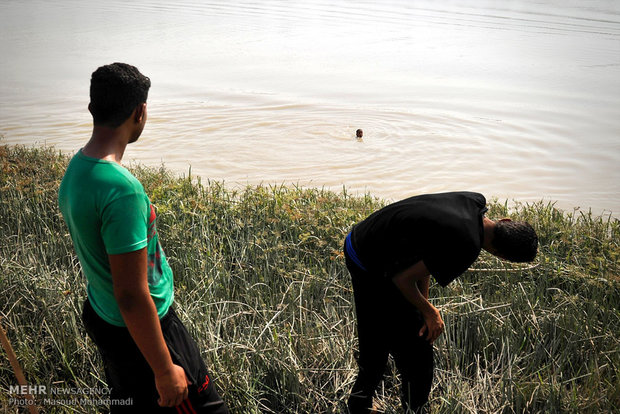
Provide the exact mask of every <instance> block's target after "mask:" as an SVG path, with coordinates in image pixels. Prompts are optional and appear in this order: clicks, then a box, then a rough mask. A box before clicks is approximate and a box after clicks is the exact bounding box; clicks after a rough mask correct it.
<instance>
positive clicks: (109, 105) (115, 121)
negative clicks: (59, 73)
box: [90, 63, 151, 128]
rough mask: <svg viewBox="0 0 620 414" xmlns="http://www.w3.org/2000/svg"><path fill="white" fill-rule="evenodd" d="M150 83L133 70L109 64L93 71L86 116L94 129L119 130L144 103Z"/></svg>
mask: <svg viewBox="0 0 620 414" xmlns="http://www.w3.org/2000/svg"><path fill="white" fill-rule="evenodd" d="M150 87H151V80H150V79H149V78H148V77H146V76H144V75H143V74H141V73H140V71H139V70H138V68H136V67H135V66H131V65H128V64H126V63H112V64H110V65H105V66H101V67H99V68H97V70H96V71H94V72H93V74H92V76H91V78H90V112H91V114H92V115H93V122H94V124H95V125H104V126H108V127H112V128H116V127H118V126H120V125H121V124H122V123H123V122H125V121H126V120H127V118H129V116H130V115H131V113H132V112H133V110H134V109H136V107H137V106H138V105H140V104H142V103H145V102H146V98H147V97H148V93H149V88H150Z"/></svg>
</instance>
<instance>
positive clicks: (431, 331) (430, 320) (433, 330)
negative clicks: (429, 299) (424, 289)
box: [419, 306, 445, 344]
mask: <svg viewBox="0 0 620 414" xmlns="http://www.w3.org/2000/svg"><path fill="white" fill-rule="evenodd" d="M423 316H424V326H423V327H422V329H420V333H419V335H420V336H423V335H424V332H427V336H426V339H427V340H428V341H429V342H430V343H431V344H432V343H433V342H435V339H437V338H438V337H439V335H441V333H442V332H443V329H444V326H445V325H444V323H443V319H441V315H440V314H439V310H438V309H437V308H436V307H434V306H433V307H432V309H431V310H430V311H429V312H427V313H424V314H423Z"/></svg>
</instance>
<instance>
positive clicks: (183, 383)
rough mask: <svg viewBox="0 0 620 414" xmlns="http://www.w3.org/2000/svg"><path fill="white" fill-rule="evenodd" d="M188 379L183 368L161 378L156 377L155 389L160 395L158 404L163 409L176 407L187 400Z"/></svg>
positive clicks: (160, 376) (176, 368)
mask: <svg viewBox="0 0 620 414" xmlns="http://www.w3.org/2000/svg"><path fill="white" fill-rule="evenodd" d="M187 384H188V381H187V377H186V376H185V371H184V370H183V368H182V367H180V366H178V365H174V364H173V365H172V368H171V369H170V370H168V371H166V372H164V373H163V374H161V375H159V376H155V387H156V388H157V392H158V393H159V400H157V404H159V405H160V406H161V407H175V406H177V405H179V404H181V403H182V402H183V401H184V400H185V399H186V398H187Z"/></svg>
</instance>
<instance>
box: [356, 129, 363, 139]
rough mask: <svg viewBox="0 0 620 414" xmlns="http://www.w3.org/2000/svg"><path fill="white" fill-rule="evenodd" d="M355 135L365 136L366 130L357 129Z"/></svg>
mask: <svg viewBox="0 0 620 414" xmlns="http://www.w3.org/2000/svg"><path fill="white" fill-rule="evenodd" d="M355 136H356V137H358V138H361V137H363V136H364V131H362V130H361V129H358V130H357V131H355Z"/></svg>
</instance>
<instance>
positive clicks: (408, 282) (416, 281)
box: [392, 260, 444, 343]
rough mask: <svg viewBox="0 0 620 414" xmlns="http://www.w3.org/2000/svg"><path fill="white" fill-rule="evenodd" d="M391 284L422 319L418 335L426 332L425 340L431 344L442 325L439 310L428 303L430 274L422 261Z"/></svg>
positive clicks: (394, 279) (394, 278) (403, 272)
mask: <svg viewBox="0 0 620 414" xmlns="http://www.w3.org/2000/svg"><path fill="white" fill-rule="evenodd" d="M392 282H394V284H395V285H396V287H397V288H398V289H399V290H400V291H401V293H402V294H403V296H405V298H406V299H407V300H408V301H409V302H411V303H412V304H413V305H414V306H415V307H416V308H418V310H419V311H420V312H421V313H422V316H423V317H424V326H423V327H422V329H421V330H420V332H419V335H420V336H422V335H424V332H425V331H426V332H428V334H427V337H426V339H428V340H429V341H430V343H433V342H434V341H435V339H437V337H438V336H439V335H440V334H441V333H442V332H443V328H444V323H443V320H442V319H441V315H440V314H439V310H437V308H435V307H434V306H433V305H432V304H431V303H430V302H429V301H428V285H429V283H430V272H429V270H428V269H427V268H426V265H425V264H424V262H423V261H422V260H420V261H419V262H417V263H416V264H414V265H413V266H411V267H409V268H407V269H405V270H403V271H402V272H400V273H398V274H396V275H395V276H394V277H393V278H392ZM420 288H421V289H420Z"/></svg>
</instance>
